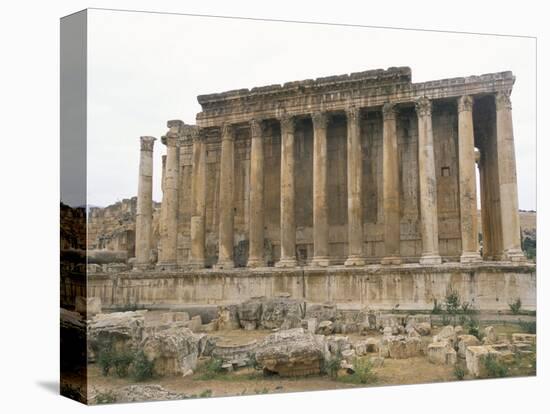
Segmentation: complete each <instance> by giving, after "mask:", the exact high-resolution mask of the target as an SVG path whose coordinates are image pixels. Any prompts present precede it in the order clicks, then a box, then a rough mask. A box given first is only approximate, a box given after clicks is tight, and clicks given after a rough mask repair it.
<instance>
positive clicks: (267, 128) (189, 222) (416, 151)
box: [137, 68, 523, 269]
mask: <svg viewBox="0 0 550 414" xmlns="http://www.w3.org/2000/svg"><path fill="white" fill-rule="evenodd" d="M513 83H514V77H513V76H512V74H511V73H510V72H503V73H495V74H489V75H483V76H473V77H468V78H458V79H446V80H439V81H433V82H425V83H418V84H415V83H411V71H410V69H409V68H390V69H388V70H375V71H367V72H361V73H354V74H351V75H343V76H331V77H327V78H320V79H316V80H306V81H298V82H289V83H287V84H284V85H282V86H281V85H272V86H265V87H259V88H253V89H251V90H248V89H241V90H236V91H230V92H225V93H220V94H211V95H201V96H199V97H198V100H199V103H200V104H201V105H202V108H203V111H202V112H201V113H199V114H198V115H197V125H196V126H190V125H186V124H184V123H183V122H181V121H169V122H168V126H169V128H170V129H169V131H168V132H167V134H166V136H164V137H162V142H163V143H164V144H165V146H166V159H165V163H164V165H163V171H164V173H163V179H162V188H163V194H164V196H163V200H162V204H163V208H162V209H163V218H162V220H161V240H160V246H159V261H158V267H159V268H161V269H175V268H177V266H192V267H195V268H202V267H212V266H214V267H216V268H224V269H228V268H233V267H236V266H237V267H244V266H248V267H262V266H273V265H274V266H281V267H295V266H299V265H309V266H330V265H339V264H340V265H342V264H345V265H346V266H362V265H365V264H366V263H367V264H368V263H382V264H400V263H412V262H419V263H421V264H439V263H441V262H442V261H457V262H458V261H460V262H462V263H465V262H477V261H480V260H482V258H481V256H480V249H479V245H478V240H477V221H476V214H477V213H476V212H477V204H476V197H477V196H476V194H477V193H478V191H479V192H480V194H481V200H482V212H483V232H482V233H483V258H484V259H485V260H509V261H518V260H523V254H522V253H521V248H520V229H519V219H518V217H519V216H518V201H517V184H516V167H515V158H514V142H513V132H512V117H511V105H510V92H511V89H512V85H513ZM147 142H149V141H147ZM144 168H148V164H146V165H145V166H144ZM476 168H479V173H480V177H481V185H480V188H479V189H478V188H476V173H475V170H476ZM144 174H145V175H146V174H148V173H147V172H144V173H142V174H141V175H140V177H143V176H144ZM140 183H141V181H140ZM140 188H141V187H140ZM150 194H151V193H150V191H148V192H146V193H144V196H145V197H148V200H147V205H150V204H151V200H150V198H151V195H150ZM139 205H141V203H140V204H139ZM149 215H150V213H149ZM502 218H506V225H503V219H502ZM137 231H139V229H138V230H137ZM146 231H147V230H146ZM151 247H153V246H147V248H151ZM147 254H148V253H143V255H145V256H146V255H147ZM137 256H138V257H139V256H140V252H139V251H138V252H137Z"/></svg>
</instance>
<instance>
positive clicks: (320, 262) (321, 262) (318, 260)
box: [309, 256, 330, 267]
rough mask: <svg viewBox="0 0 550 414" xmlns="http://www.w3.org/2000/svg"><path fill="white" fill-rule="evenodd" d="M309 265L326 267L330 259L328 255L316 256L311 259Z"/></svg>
mask: <svg viewBox="0 0 550 414" xmlns="http://www.w3.org/2000/svg"><path fill="white" fill-rule="evenodd" d="M309 265H310V266H311V267H328V266H330V259H329V258H328V256H317V257H314V258H313V259H311V262H310V263H309Z"/></svg>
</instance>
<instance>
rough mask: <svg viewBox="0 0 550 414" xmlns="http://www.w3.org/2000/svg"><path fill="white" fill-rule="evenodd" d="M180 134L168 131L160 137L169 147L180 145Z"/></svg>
mask: <svg viewBox="0 0 550 414" xmlns="http://www.w3.org/2000/svg"><path fill="white" fill-rule="evenodd" d="M179 138H180V137H179V135H178V134H173V133H170V132H169V133H168V134H166V135H164V136H162V137H161V138H160V142H162V143H163V144H164V145H166V146H167V147H178V146H179Z"/></svg>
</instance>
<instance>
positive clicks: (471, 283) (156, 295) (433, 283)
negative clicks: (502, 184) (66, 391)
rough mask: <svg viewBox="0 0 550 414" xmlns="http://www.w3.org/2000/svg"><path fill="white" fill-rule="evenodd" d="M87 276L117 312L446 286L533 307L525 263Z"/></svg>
mask: <svg viewBox="0 0 550 414" xmlns="http://www.w3.org/2000/svg"><path fill="white" fill-rule="evenodd" d="M87 281H88V283H87V296H88V297H99V298H101V302H102V304H103V306H104V308H108V309H119V310H120V309H129V308H148V307H150V308H158V307H163V306H166V307H174V306H178V305H222V304H235V303H240V302H242V301H245V300H247V299H250V298H252V297H259V296H265V297H268V298H269V297H276V296H281V295H283V296H289V297H292V298H296V299H304V300H305V301H307V302H308V303H327V302H329V303H334V304H337V305H338V306H340V307H346V308H351V309H353V308H357V309H360V308H364V307H369V308H371V309H376V310H390V309H395V308H398V309H400V310H409V309H410V310H431V309H432V308H433V304H434V299H436V300H437V301H438V302H439V303H441V302H443V300H444V298H445V296H446V295H447V294H448V293H449V292H450V291H451V290H455V291H457V292H458V294H459V295H460V298H461V300H462V301H468V302H471V303H472V304H473V306H474V307H476V308H477V309H479V310H483V311H498V310H506V311H508V310H509V307H508V305H509V304H510V303H512V302H514V301H515V300H516V299H518V298H519V299H520V300H521V303H522V309H525V310H535V309H536V272H535V265H534V264H530V263H521V264H514V263H505V262H490V263H488V262H483V263H475V264H460V263H444V264H440V265H433V266H429V265H419V264H405V265H397V266H391V265H390V266H387V265H386V266H382V265H368V266H364V267H360V268H353V269H351V268H346V267H344V266H331V267H328V268H312V267H298V268H294V269H282V268H273V267H268V268H260V269H253V270H251V269H246V268H242V269H241V268H236V269H230V270H213V269H202V270H180V271H177V272H160V271H125V272H118V273H91V274H90V273H88V277H87ZM84 289H85V279H84V278H83V277H80V278H78V277H66V278H64V279H63V281H62V295H63V293H64V292H65V294H67V295H74V294H77V295H79V294H80V295H82V294H83V293H85V292H84Z"/></svg>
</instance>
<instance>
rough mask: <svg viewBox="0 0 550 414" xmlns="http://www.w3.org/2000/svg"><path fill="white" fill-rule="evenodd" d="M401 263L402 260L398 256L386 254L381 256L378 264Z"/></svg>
mask: <svg viewBox="0 0 550 414" xmlns="http://www.w3.org/2000/svg"><path fill="white" fill-rule="evenodd" d="M401 263H403V261H402V260H401V258H400V257H399V256H387V257H383V258H382V260H380V264H383V265H399V264H401Z"/></svg>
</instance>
